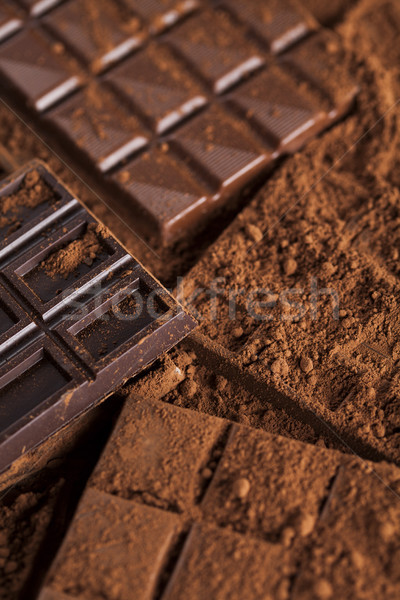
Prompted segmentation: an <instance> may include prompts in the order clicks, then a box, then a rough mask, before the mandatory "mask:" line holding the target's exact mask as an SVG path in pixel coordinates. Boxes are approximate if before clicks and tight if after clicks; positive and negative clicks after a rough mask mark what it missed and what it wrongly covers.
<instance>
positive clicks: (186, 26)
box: [0, 0, 357, 244]
mask: <svg viewBox="0 0 400 600" xmlns="http://www.w3.org/2000/svg"><path fill="white" fill-rule="evenodd" d="M22 5H23V7H24V8H25V9H27V10H28V11H29V14H30V15H31V16H30V18H28V17H27V16H26V12H25V13H22V14H23V15H24V14H25V19H23V20H24V23H22V21H21V19H20V20H17V21H15V20H14V21H12V20H11V21H9V20H8V21H7V20H6V21H5V25H4V27H5V28H6V29H5V33H6V34H7V35H6V34H5V35H3V36H1V32H2V28H1V27H0V42H1V40H2V39H3V38H4V40H3V43H0V76H1V78H2V80H3V82H4V84H6V85H5V87H7V89H8V92H7V94H8V97H9V99H11V100H12V101H15V100H17V99H18V100H19V102H20V105H21V109H22V111H25V110H26V108H27V107H29V109H30V114H31V115H32V114H34V115H35V116H36V117H37V116H38V115H40V121H39V120H38V119H37V118H36V120H35V125H36V126H38V123H39V122H40V123H41V126H40V128H41V129H42V130H43V131H46V133H47V135H49V134H50V140H51V141H52V142H53V144H55V147H56V149H57V150H58V151H61V152H62V153H64V156H66V155H67V156H68V157H69V158H70V159H71V158H72V160H74V161H75V164H76V163H77V161H78V162H79V163H83V164H84V165H85V167H86V168H87V169H88V170H89V172H90V173H91V174H92V177H94V176H96V177H97V185H98V189H99V190H101V193H102V194H104V193H105V194H107V196H108V198H109V201H110V202H111V204H112V205H113V206H114V207H115V209H116V210H121V208H123V210H124V217H127V216H128V217H129V219H130V222H131V224H132V225H133V227H134V228H135V229H136V231H137V232H138V233H140V234H141V235H145V236H147V237H148V238H149V239H151V240H152V241H153V242H155V243H156V244H158V243H160V242H162V243H172V242H174V241H176V240H178V239H182V238H186V239H189V238H190V235H191V232H192V231H196V230H199V229H201V228H202V227H204V225H205V223H207V222H208V221H210V219H212V216H213V215H215V214H216V212H217V211H220V210H222V209H223V208H225V209H227V210H230V211H232V210H234V207H235V202H237V194H238V193H239V192H240V191H241V190H243V188H244V187H245V186H246V185H247V184H254V182H255V181H256V180H257V177H258V176H259V175H260V174H261V173H263V172H265V171H266V170H267V169H268V168H269V167H270V166H271V165H272V164H273V163H274V162H275V161H276V159H277V158H278V157H279V156H281V155H284V154H287V153H291V152H295V151H296V150H298V149H299V148H300V147H301V146H303V145H304V143H305V142H307V141H308V140H309V139H310V138H312V137H314V136H316V135H317V134H318V133H319V132H321V131H322V130H323V129H325V128H326V127H327V126H329V125H330V124H331V123H332V122H333V121H334V120H336V119H338V118H340V117H341V116H342V115H343V114H344V113H346V111H348V109H349V108H350V106H351V104H352V101H353V99H354V96H355V94H356V91H357V87H356V85H355V83H354V82H353V81H352V80H351V79H350V78H349V77H348V75H347V73H346V72H345V70H344V68H343V67H342V59H341V56H342V48H341V45H340V41H339V39H338V38H337V37H336V36H335V34H334V33H333V32H328V31H327V30H324V29H321V28H319V26H318V25H317V23H316V22H315V20H314V19H313V18H312V17H311V16H310V15H309V14H308V13H307V11H306V10H305V9H304V8H303V7H302V6H301V5H300V4H299V3H298V2H297V0H279V1H273V2H268V5H265V3H264V2H262V1H261V0H250V1H249V2H239V1H236V0H224V1H221V2H216V3H207V2H206V1H202V2H200V1H198V0H187V1H185V2H176V1H173V0H170V1H167V2H166V1H160V2H145V1H139V0H136V1H135V2H130V1H127V0H125V1H124V2H115V3H114V2H112V3H110V2H106V1H105V0H101V1H99V2H98V3H91V2H90V3H89V2H87V1H86V0H85V1H80V0H69V1H67V2H63V3H59V2H56V1H55V0H52V1H51V2H50V1H47V2H43V1H42V2H40V1H39V2H38V1H36V2H34V1H25V0H24V1H23V2H22ZM33 17H34V18H33ZM183 17H185V18H183ZM7 18H8V17H4V19H7ZM10 18H11V17H10ZM4 19H3V20H4ZM8 19H9V18H8ZM7 23H8V25H7ZM4 27H3V29H4ZM18 29H20V31H18V32H17V30H18ZM13 32H16V33H15V35H13V36H11V33H13ZM10 36H11V37H10ZM6 37H7V39H5V38H6ZM144 165H145V168H144V169H143V170H142V167H143V166H144ZM99 174H100V176H99Z"/></svg>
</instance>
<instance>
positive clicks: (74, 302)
mask: <svg viewBox="0 0 400 600" xmlns="http://www.w3.org/2000/svg"><path fill="white" fill-rule="evenodd" d="M194 325H195V323H194V321H193V320H192V319H191V317H189V315H187V314H186V313H185V312H184V311H183V310H182V308H181V307H180V306H179V305H178V304H177V303H176V302H175V301H174V300H173V299H172V297H171V296H170V295H169V294H168V293H167V292H166V290H165V289H163V288H162V287H161V285H160V284H159V283H158V282H157V281H156V280H154V279H153V278H152V277H151V275H150V274H149V273H147V271H145V270H144V268H143V267H142V266H141V265H140V264H139V263H138V262H137V261H136V260H135V259H134V258H133V257H132V256H131V255H130V254H128V253H127V252H126V250H125V249H124V248H122V246H120V245H119V243H118V242H117V241H116V240H115V239H114V238H113V237H112V236H111V235H110V233H109V232H108V230H107V229H106V228H105V227H103V226H102V225H101V224H100V223H99V222H98V221H96V220H95V219H94V218H93V217H92V216H91V215H90V214H89V212H88V211H87V210H86V209H85V208H84V207H83V205H81V204H80V202H79V201H78V200H76V199H75V198H74V197H73V196H72V195H71V194H70V193H69V192H68V191H67V190H66V189H65V188H64V187H63V186H62V184H61V183H60V182H58V181H57V180H56V179H55V177H54V176H53V175H52V174H51V173H50V172H49V171H48V170H47V168H46V167H45V166H44V165H43V164H41V163H39V162H37V161H34V162H33V163H31V164H30V165H28V166H27V167H25V168H24V169H22V170H20V171H19V172H17V173H16V174H14V175H13V176H12V177H10V178H8V179H6V180H4V182H3V183H2V186H1V189H0V449H1V451H0V471H1V470H3V469H5V468H6V467H8V466H9V465H10V464H11V463H12V461H13V460H15V459H16V458H17V457H18V456H19V455H20V454H22V453H23V452H25V451H27V450H29V449H31V448H32V447H34V446H35V445H37V444H38V443H39V442H40V441H42V440H43V439H45V438H46V437H48V436H49V435H50V434H52V433H54V432H55V431H56V430H58V429H60V428H61V427H62V426H64V425H65V424H66V423H67V422H68V421H69V420H70V419H72V418H73V417H74V416H76V415H78V414H79V413H81V412H83V411H85V410H87V409H88V408H89V407H90V406H91V405H93V404H95V403H96V402H98V401H99V400H101V399H103V398H104V397H105V396H106V395H107V394H109V393H110V392H111V391H112V390H114V389H115V388H116V387H118V386H119V385H121V384H122V383H123V382H124V381H125V380H126V379H128V378H129V377H132V376H133V375H135V374H136V373H138V372H139V371H140V370H141V369H143V368H144V367H145V366H146V365H148V364H149V363H151V362H153V361H154V360H155V359H156V358H157V357H159V356H160V355H161V354H162V353H163V352H164V351H166V350H168V349H169V348H171V347H172V346H174V345H175V344H176V343H177V342H178V341H179V340H180V339H182V338H183V337H184V336H185V335H187V333H189V331H191V329H193V327H194Z"/></svg>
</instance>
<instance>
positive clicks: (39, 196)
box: [0, 170, 53, 233]
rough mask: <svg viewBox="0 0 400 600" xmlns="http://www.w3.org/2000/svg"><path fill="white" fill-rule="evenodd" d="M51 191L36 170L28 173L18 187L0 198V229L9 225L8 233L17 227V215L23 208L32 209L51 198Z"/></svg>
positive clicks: (18, 215)
mask: <svg viewBox="0 0 400 600" xmlns="http://www.w3.org/2000/svg"><path fill="white" fill-rule="evenodd" d="M52 195H53V193H52V191H51V190H50V188H49V186H48V185H47V184H46V182H45V181H43V179H42V178H41V176H40V174H39V173H38V171H36V170H33V171H30V173H28V174H27V175H26V176H25V178H24V180H23V181H22V184H21V186H20V187H19V189H18V190H17V191H16V192H14V193H13V194H11V195H10V196H6V197H4V198H1V200H0V229H2V228H3V227H7V226H9V227H10V231H9V233H11V232H12V231H15V230H16V229H18V227H19V217H20V214H21V212H22V211H23V210H26V209H33V208H36V207H37V206H39V205H40V204H42V203H44V202H48V201H50V200H51V199H52Z"/></svg>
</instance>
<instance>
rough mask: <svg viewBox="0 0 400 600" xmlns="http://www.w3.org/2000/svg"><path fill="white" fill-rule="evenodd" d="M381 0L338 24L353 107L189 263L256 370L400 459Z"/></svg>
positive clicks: (393, 148) (396, 217)
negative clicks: (352, 83) (354, 89)
mask: <svg viewBox="0 0 400 600" xmlns="http://www.w3.org/2000/svg"><path fill="white" fill-rule="evenodd" d="M381 4H382V6H383V9H382V11H380V12H379V19H376V20H375V19H374V11H373V10H372V7H373V6H375V7H376V6H377V3H372V2H366V3H361V4H360V5H359V6H358V7H357V8H356V9H354V11H350V12H349V13H348V15H347V18H346V19H345V21H344V22H343V23H342V24H341V25H340V26H339V31H340V32H341V34H342V36H343V39H344V42H345V45H346V46H347V47H348V49H349V51H350V58H349V69H350V70H351V71H353V72H354V73H355V75H356V78H357V81H358V82H359V84H360V88H361V91H360V95H359V98H358V103H357V106H356V108H355V110H354V112H353V114H352V115H350V116H349V117H348V118H347V119H346V120H345V121H343V123H341V124H340V125H338V126H337V127H334V128H333V129H332V130H331V131H330V132H329V133H328V134H327V135H325V136H323V138H322V140H317V141H314V142H312V143H311V144H310V145H309V146H308V147H307V149H306V150H305V151H304V152H302V153H300V154H298V155H296V156H295V157H293V158H291V159H289V160H288V161H287V162H286V164H285V165H284V166H283V168H282V169H280V170H278V171H277V172H276V173H275V174H274V175H273V176H272V178H271V180H270V181H269V182H268V183H267V185H266V186H265V188H264V189H263V190H262V191H261V192H260V194H259V195H258V196H257V197H256V198H255V200H253V202H252V203H251V204H250V205H249V207H248V208H247V209H245V210H244V211H243V212H242V213H241V214H240V215H239V216H238V217H237V219H236V220H235V221H234V222H233V223H232V225H231V226H230V227H229V228H228V229H227V230H226V231H225V232H224V233H223V234H222V235H221V237H220V239H219V240H218V242H217V243H216V244H215V245H214V246H212V247H211V248H210V249H209V251H208V252H207V253H206V254H205V255H204V257H203V258H202V259H201V260H200V261H199V262H198V264H197V265H196V266H195V267H194V268H193V270H192V271H191V273H190V275H189V276H188V277H187V279H186V296H187V298H188V300H189V301H190V304H191V305H194V307H195V308H196V309H197V311H198V313H199V317H200V318H201V322H202V329H203V332H204V333H205V334H206V335H208V336H210V337H211V338H212V339H215V340H216V341H218V342H219V343H220V344H222V345H223V346H224V347H226V348H228V349H229V350H231V351H232V352H234V353H235V354H236V355H237V356H238V357H240V359H241V360H242V363H243V364H244V365H245V366H246V367H247V368H248V369H249V371H251V372H253V373H256V374H258V376H260V377H261V378H263V379H264V380H265V381H266V382H267V383H268V384H269V385H271V386H272V387H275V388H276V389H279V390H281V391H282V392H283V393H287V394H290V395H291V396H292V397H298V398H300V399H303V400H304V402H305V403H306V404H307V405H308V407H309V408H310V409H311V410H313V409H314V408H316V409H317V411H318V414H320V415H322V416H323V417H325V416H327V418H329V419H330V421H331V422H333V423H335V427H336V428H337V429H339V430H340V431H346V432H347V433H348V434H349V435H351V437H352V438H353V439H357V440H359V442H360V443H363V444H365V445H368V446H369V447H371V448H373V449H375V450H376V451H377V452H379V453H380V455H381V456H386V457H387V458H390V460H396V461H399V460H400V428H399V426H400V422H399V417H398V415H399V411H398V393H397V390H398V369H399V363H398V361H399V354H398V349H399V337H398V332H399V325H400V324H399V322H398V298H399V283H398V274H399V266H398V265H399V262H398V256H399V249H400V238H399V233H398V232H399V224H400V213H399V187H398V185H399V180H398V173H399V158H398V157H399V145H400V122H399V109H398V105H396V101H397V99H398V96H399V92H400V85H399V77H398V70H397V69H396V68H389V69H388V68H386V66H385V65H386V64H387V62H388V58H387V54H386V52H385V51H384V50H383V49H382V47H381V46H380V45H379V44H376V46H373V45H372V44H371V41H370V40H371V36H372V39H374V38H373V36H374V35H375V38H376V39H377V37H378V36H379V35H380V32H382V31H385V30H388V31H389V34H390V32H391V31H392V27H393V26H394V27H395V25H393V23H396V20H395V15H397V14H398V7H397V6H398V5H397V4H396V3H388V2H385V3H381ZM389 5H390V6H389ZM383 23H385V25H383ZM386 42H387V44H388V52H389V55H392V54H393V53H394V54H395V53H396V50H391V45H392V43H393V35H388V36H387V38H385V39H384V40H382V44H383V45H385V43H386ZM375 48H379V49H378V51H377V53H373V50H374V49H375ZM217 278H218V280H217ZM216 284H218V288H219V289H221V290H222V291H221V292H219V293H218V297H217V300H216V302H214V304H213V303H211V302H210V301H209V294H208V288H210V287H212V286H216ZM199 288H203V289H205V291H204V292H202V293H201V292H200V293H198V290H199ZM255 289H259V290H260V296H261V298H260V299H261V300H262V301H263V304H258V305H256V306H257V308H256V309H255V312H256V314H254V311H253V312H251V311H249V305H248V301H249V298H253V299H254V297H255V296H254V290H255ZM232 296H233V297H234V298H235V299H236V311H234V312H233V313H232V311H231V298H232ZM191 297H193V298H194V297H195V299H194V300H193V301H192V300H191ZM256 299H257V298H256ZM215 304H217V307H215ZM251 306H253V308H254V305H251Z"/></svg>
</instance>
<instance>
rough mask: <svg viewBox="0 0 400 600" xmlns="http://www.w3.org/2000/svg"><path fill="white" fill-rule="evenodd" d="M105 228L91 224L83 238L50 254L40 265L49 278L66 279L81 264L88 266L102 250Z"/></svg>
mask: <svg viewBox="0 0 400 600" xmlns="http://www.w3.org/2000/svg"><path fill="white" fill-rule="evenodd" d="M104 232H105V228H103V227H101V226H100V227H99V226H98V225H96V224H95V223H91V224H90V225H89V226H88V228H87V230H86V232H85V233H84V235H83V236H81V237H80V238H78V239H77V240H74V241H73V242H71V243H70V244H68V245H67V246H65V247H64V248H62V249H61V250H58V251H57V252H55V253H54V254H51V255H50V256H49V257H48V258H47V259H46V260H45V261H44V262H43V263H42V265H41V268H42V269H44V270H45V271H46V273H47V275H48V276H49V277H52V278H54V277H57V276H60V275H61V276H62V277H64V279H67V277H68V276H69V275H71V274H72V273H73V272H74V271H75V269H77V267H79V265H81V264H82V263H85V264H87V265H88V266H90V265H91V264H92V263H93V261H94V259H95V258H96V256H97V255H98V254H99V253H100V252H101V250H102V240H101V235H102V234H104Z"/></svg>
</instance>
